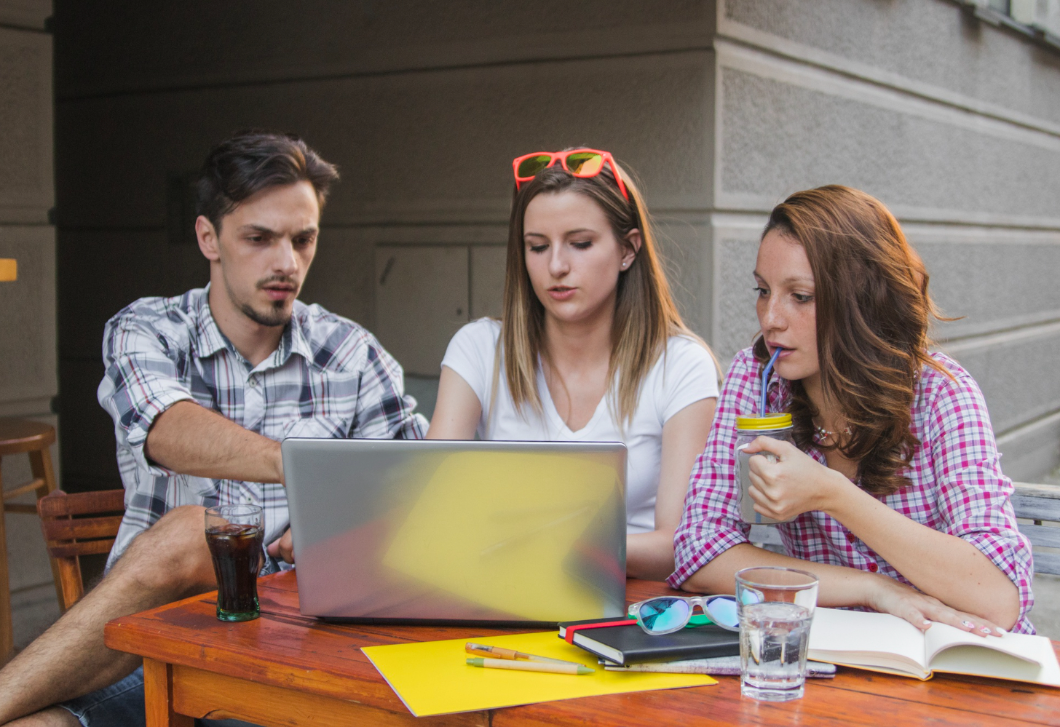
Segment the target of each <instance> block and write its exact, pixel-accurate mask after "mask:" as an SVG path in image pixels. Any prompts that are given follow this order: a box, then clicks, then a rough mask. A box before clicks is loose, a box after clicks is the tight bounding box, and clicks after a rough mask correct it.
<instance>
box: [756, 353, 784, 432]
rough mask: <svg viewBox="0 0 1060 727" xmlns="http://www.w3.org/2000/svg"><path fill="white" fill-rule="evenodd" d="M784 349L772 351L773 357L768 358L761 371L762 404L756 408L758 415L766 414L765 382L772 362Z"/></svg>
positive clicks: (767, 381) (767, 379)
mask: <svg viewBox="0 0 1060 727" xmlns="http://www.w3.org/2000/svg"><path fill="white" fill-rule="evenodd" d="M783 350H784V349H782V348H778V349H777V350H775V351H774V352H773V357H772V358H770V359H769V363H767V364H766V368H765V370H764V371H763V372H762V406H761V407H760V408H759V409H758V415H759V416H765V415H766V384H768V383H769V372H770V371H772V370H773V362H774V361H776V360H777V356H779V355H780V352H781V351H783Z"/></svg>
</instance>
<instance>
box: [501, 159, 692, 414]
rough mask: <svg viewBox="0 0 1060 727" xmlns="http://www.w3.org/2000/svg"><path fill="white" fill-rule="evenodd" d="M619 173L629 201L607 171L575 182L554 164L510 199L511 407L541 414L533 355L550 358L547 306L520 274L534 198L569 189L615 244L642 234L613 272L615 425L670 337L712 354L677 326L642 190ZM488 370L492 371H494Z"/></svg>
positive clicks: (506, 323)
mask: <svg viewBox="0 0 1060 727" xmlns="http://www.w3.org/2000/svg"><path fill="white" fill-rule="evenodd" d="M618 173H619V174H620V175H621V176H622V181H623V183H624V184H625V185H626V190H627V191H628V193H629V198H630V199H629V201H628V202H627V201H626V199H625V198H624V197H623V196H622V193H621V192H619V190H618V185H617V184H616V183H615V179H614V175H613V174H612V173H611V168H610V166H608V165H604V167H603V169H602V170H601V171H600V173H599V174H598V175H597V176H595V177H590V178H577V177H572V176H571V175H570V174H568V173H567V172H566V171H565V170H564V169H563V168H562V167H561V166H560V165H559V164H556V165H555V166H552V167H549V168H547V169H544V170H542V171H541V172H539V173H538V175H537V176H536V177H534V178H533V179H532V180H531V181H529V182H525V183H523V184H522V186H521V188H520V189H517V190H515V192H514V193H513V196H512V214H511V219H510V222H509V225H508V260H507V269H506V274H505V280H504V312H503V314H502V318H501V329H502V330H501V342H502V343H503V347H504V354H505V355H504V374H505V377H506V378H507V381H508V389H509V390H510V391H511V394H512V401H513V402H514V403H515V406H516V408H521V407H522V406H524V405H526V404H529V405H530V406H531V407H532V408H533V409H534V410H535V411H537V412H539V413H540V412H541V396H540V393H539V392H538V390H537V361H538V356H539V355H541V356H542V357H543V358H546V360H547V357H548V351H546V350H544V345H543V344H544V332H545V308H544V306H543V305H542V304H541V301H540V300H538V298H537V295H536V294H535V293H534V289H533V287H532V286H531V285H530V275H529V273H528V272H527V269H526V243H525V241H524V239H523V218H524V217H525V215H526V207H527V205H529V204H530V201H531V200H532V199H534V197H536V196H537V195H539V194H558V193H560V192H567V191H571V192H576V193H578V194H583V195H585V196H586V197H588V198H589V199H591V200H592V201H593V202H595V203H596V204H598V205H599V206H600V209H602V210H603V212H604V214H605V215H606V216H607V219H608V222H609V223H610V224H611V229H612V231H613V232H614V234H615V238H616V239H617V240H618V241H619V243H620V244H621V243H622V240H623V239H624V238H625V236H626V235H627V234H628V233H629V232H630V231H631V230H633V229H638V230H640V234H641V240H642V242H641V247H640V251H639V252H638V253H637V256H636V257H635V258H634V260H633V263H632V264H631V265H630V266H629V268H628V269H627V270H624V271H623V272H622V273H620V274H619V278H618V289H617V291H616V298H615V315H614V319H613V322H612V325H611V360H610V363H609V365H608V372H607V375H608V381H609V382H611V384H610V386H609V388H608V396H609V397H610V399H609V405H610V406H612V415H613V416H615V419H616V421H617V422H618V423H619V425H620V426H621V425H622V423H623V422H628V421H630V420H632V418H633V413H634V412H635V411H636V409H637V400H638V397H639V391H640V385H641V382H642V381H643V380H644V377H645V376H646V375H647V374H648V372H649V371H650V370H651V367H652V366H653V365H654V364H655V361H656V360H657V359H658V357H659V355H660V354H661V353H662V352H663V351H665V349H666V341H667V339H668V338H669V337H670V336H672V335H676V334H682V335H686V336H689V337H690V338H692V339H693V340H696V341H698V342H699V343H701V344H702V345H703V346H704V348H707V350H708V351H710V349H709V347H707V345H706V343H703V341H702V340H700V339H699V337H698V336H696V335H695V334H693V333H692V332H691V331H690V330H689V329H688V328H687V327H686V326H685V324H684V322H683V321H682V320H681V314H680V313H678V311H677V306H676V305H675V304H674V300H673V296H672V295H671V294H670V286H669V284H668V283H667V282H666V275H665V273H664V272H663V268H662V263H661V261H660V259H659V255H658V251H657V249H656V244H655V235H654V233H653V231H652V225H651V220H650V219H649V217H648V212H647V210H646V209H645V207H644V204H643V202H641V196H640V192H639V190H638V189H637V186H636V184H635V183H634V182H633V180H632V179H630V177H629V175H628V174H626V173H625V172H624V171H622V170H621V168H619V171H618ZM711 356H713V353H712V354H711ZM494 370H495V372H496V370H497V369H496V367H494ZM616 377H617V381H616Z"/></svg>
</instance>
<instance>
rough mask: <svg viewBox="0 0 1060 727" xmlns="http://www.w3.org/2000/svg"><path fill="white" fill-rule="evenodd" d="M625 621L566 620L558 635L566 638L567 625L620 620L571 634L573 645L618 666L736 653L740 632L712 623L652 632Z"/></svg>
mask: <svg viewBox="0 0 1060 727" xmlns="http://www.w3.org/2000/svg"><path fill="white" fill-rule="evenodd" d="M627 621H628V622H623V621H621V620H620V619H615V618H597V619H590V620H588V621H568V622H566V623H561V624H560V625H559V637H560V638H561V639H566V637H567V627H569V626H578V625H581V624H593V623H607V622H616V623H618V624H624V625H615V626H604V627H598V628H592V629H575V630H574V634H573V636H572V637H571V638H572V643H573V644H574V645H575V646H580V647H581V648H583V649H585V650H586V651H588V652H590V653H592V654H596V655H597V656H599V657H601V658H604V659H607V660H608V661H611V662H614V663H615V664H619V665H622V666H624V665H626V664H639V663H641V662H645V661H676V660H679V659H706V658H708V657H712V656H735V655H737V654H739V653H740V634H739V633H737V632H736V631H726V630H725V629H723V628H719V627H718V626H715V625H713V624H707V625H705V626H695V627H693V628H686V629H681V630H680V631H676V632H674V633H672V634H663V635H661V636H652V635H651V634H647V633H645V632H644V629H642V628H641V627H640V626H638V625H637V624H636V622H634V621H632V620H627Z"/></svg>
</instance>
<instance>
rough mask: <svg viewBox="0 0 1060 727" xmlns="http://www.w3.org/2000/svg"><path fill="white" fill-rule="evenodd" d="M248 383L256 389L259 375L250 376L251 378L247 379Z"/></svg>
mask: <svg viewBox="0 0 1060 727" xmlns="http://www.w3.org/2000/svg"><path fill="white" fill-rule="evenodd" d="M247 384H248V385H249V386H250V388H252V389H256V388H258V377H257V376H251V377H250V378H249V379H248V380H247Z"/></svg>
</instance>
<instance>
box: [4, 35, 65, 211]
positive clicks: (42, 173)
mask: <svg viewBox="0 0 1060 727" xmlns="http://www.w3.org/2000/svg"><path fill="white" fill-rule="evenodd" d="M51 50H52V39H51V36H50V35H45V34H43V33H33V32H27V31H20V30H12V29H9V28H0V129H2V130H3V133H0V224H4V223H9V224H10V223H34V222H44V221H45V220H46V219H47V211H48V208H49V207H51V206H52V203H53V199H54V196H53V191H52V190H53V183H52V95H51V73H52V69H51Z"/></svg>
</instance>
